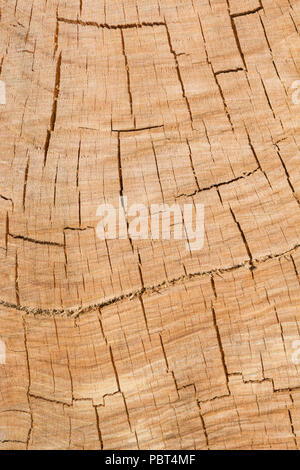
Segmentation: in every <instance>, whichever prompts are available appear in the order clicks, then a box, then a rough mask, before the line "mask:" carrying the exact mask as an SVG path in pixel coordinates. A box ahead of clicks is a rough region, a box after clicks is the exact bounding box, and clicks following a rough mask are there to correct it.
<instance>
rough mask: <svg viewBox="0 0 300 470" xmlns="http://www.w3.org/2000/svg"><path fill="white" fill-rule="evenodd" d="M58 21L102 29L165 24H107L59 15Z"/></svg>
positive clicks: (160, 23)
mask: <svg viewBox="0 0 300 470" xmlns="http://www.w3.org/2000/svg"><path fill="white" fill-rule="evenodd" d="M57 20H58V21H61V22H62V23H68V24H77V25H80V26H94V27H96V28H99V29H100V28H102V29H131V28H143V27H144V26H145V27H147V26H148V27H151V26H152V27H153V26H165V23H164V22H162V21H156V22H153V23H151V22H146V21H143V22H141V23H128V24H108V23H97V22H96V21H82V20H79V19H76V20H72V19H69V18H63V17H61V16H59V17H58V18H57Z"/></svg>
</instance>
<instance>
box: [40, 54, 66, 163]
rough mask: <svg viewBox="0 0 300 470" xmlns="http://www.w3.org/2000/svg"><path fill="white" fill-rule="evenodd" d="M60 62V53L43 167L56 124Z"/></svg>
mask: <svg viewBox="0 0 300 470" xmlns="http://www.w3.org/2000/svg"><path fill="white" fill-rule="evenodd" d="M61 60H62V53H60V54H59V57H58V59H57V64H56V75H55V85H54V92H53V104H52V113H51V116H50V126H49V129H48V131H47V136H46V141H45V145H44V166H45V165H46V162H47V156H48V151H49V145H50V140H51V135H52V133H53V132H54V129H55V123H56V114H57V101H58V98H59V92H60V78H61Z"/></svg>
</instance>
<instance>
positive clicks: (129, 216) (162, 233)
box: [96, 196, 205, 251]
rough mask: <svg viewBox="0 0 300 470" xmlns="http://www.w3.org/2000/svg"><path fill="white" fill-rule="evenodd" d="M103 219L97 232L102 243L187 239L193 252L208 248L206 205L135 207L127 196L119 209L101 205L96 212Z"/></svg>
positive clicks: (136, 205)
mask: <svg viewBox="0 0 300 470" xmlns="http://www.w3.org/2000/svg"><path fill="white" fill-rule="evenodd" d="M96 215H97V217H102V220H101V221H100V222H99V223H98V225H97V228H96V233H97V236H98V238H100V240H105V239H126V238H130V239H131V240H147V239H151V240H170V239H171V238H172V236H173V239H174V240H186V248H187V250H189V251H196V250H201V249H202V248H203V245H204V233H205V232H204V205H203V204H184V206H183V210H182V208H181V206H179V205H178V204H173V205H171V206H169V205H168V204H151V206H150V209H149V208H148V207H147V206H145V205H144V204H138V203H137V204H132V205H131V206H129V207H128V203H127V197H126V196H124V197H123V196H122V197H120V198H119V206H118V208H115V207H114V206H113V205H112V204H101V205H100V206H99V207H98V209H97V212H96Z"/></svg>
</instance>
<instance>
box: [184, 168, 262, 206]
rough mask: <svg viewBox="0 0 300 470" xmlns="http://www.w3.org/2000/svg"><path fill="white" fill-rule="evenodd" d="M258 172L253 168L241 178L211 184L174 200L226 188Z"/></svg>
mask: <svg viewBox="0 0 300 470" xmlns="http://www.w3.org/2000/svg"><path fill="white" fill-rule="evenodd" d="M258 170H260V168H259V167H258V168H255V170H252V171H248V172H247V173H244V174H242V175H241V176H237V177H236V178H233V179H231V180H228V181H221V182H220V183H215V184H212V185H210V186H206V187H205V188H200V189H196V190H195V191H194V192H193V193H191V194H184V193H183V194H179V195H178V196H176V198H175V199H178V198H180V197H192V196H195V195H196V194H198V193H202V192H203V191H209V190H210V189H213V188H219V187H220V186H226V185H227V184H231V183H235V182H236V181H239V180H242V179H244V178H247V177H248V176H252V175H254V173H256V172H257V171H258Z"/></svg>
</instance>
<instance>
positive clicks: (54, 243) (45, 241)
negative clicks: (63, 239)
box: [8, 233, 64, 247]
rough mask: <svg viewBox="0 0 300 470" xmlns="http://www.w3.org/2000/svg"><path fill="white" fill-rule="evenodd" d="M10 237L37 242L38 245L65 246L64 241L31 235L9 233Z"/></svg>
mask: <svg viewBox="0 0 300 470" xmlns="http://www.w3.org/2000/svg"><path fill="white" fill-rule="evenodd" d="M8 236H9V237H11V238H15V239H16V240H24V241H25V242H30V243H36V244H37V245H50V246H60V247H63V246H64V245H63V243H58V242H50V241H47V240H36V239H34V238H30V237H24V236H23V235H15V234H13V233H9V234H8Z"/></svg>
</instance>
